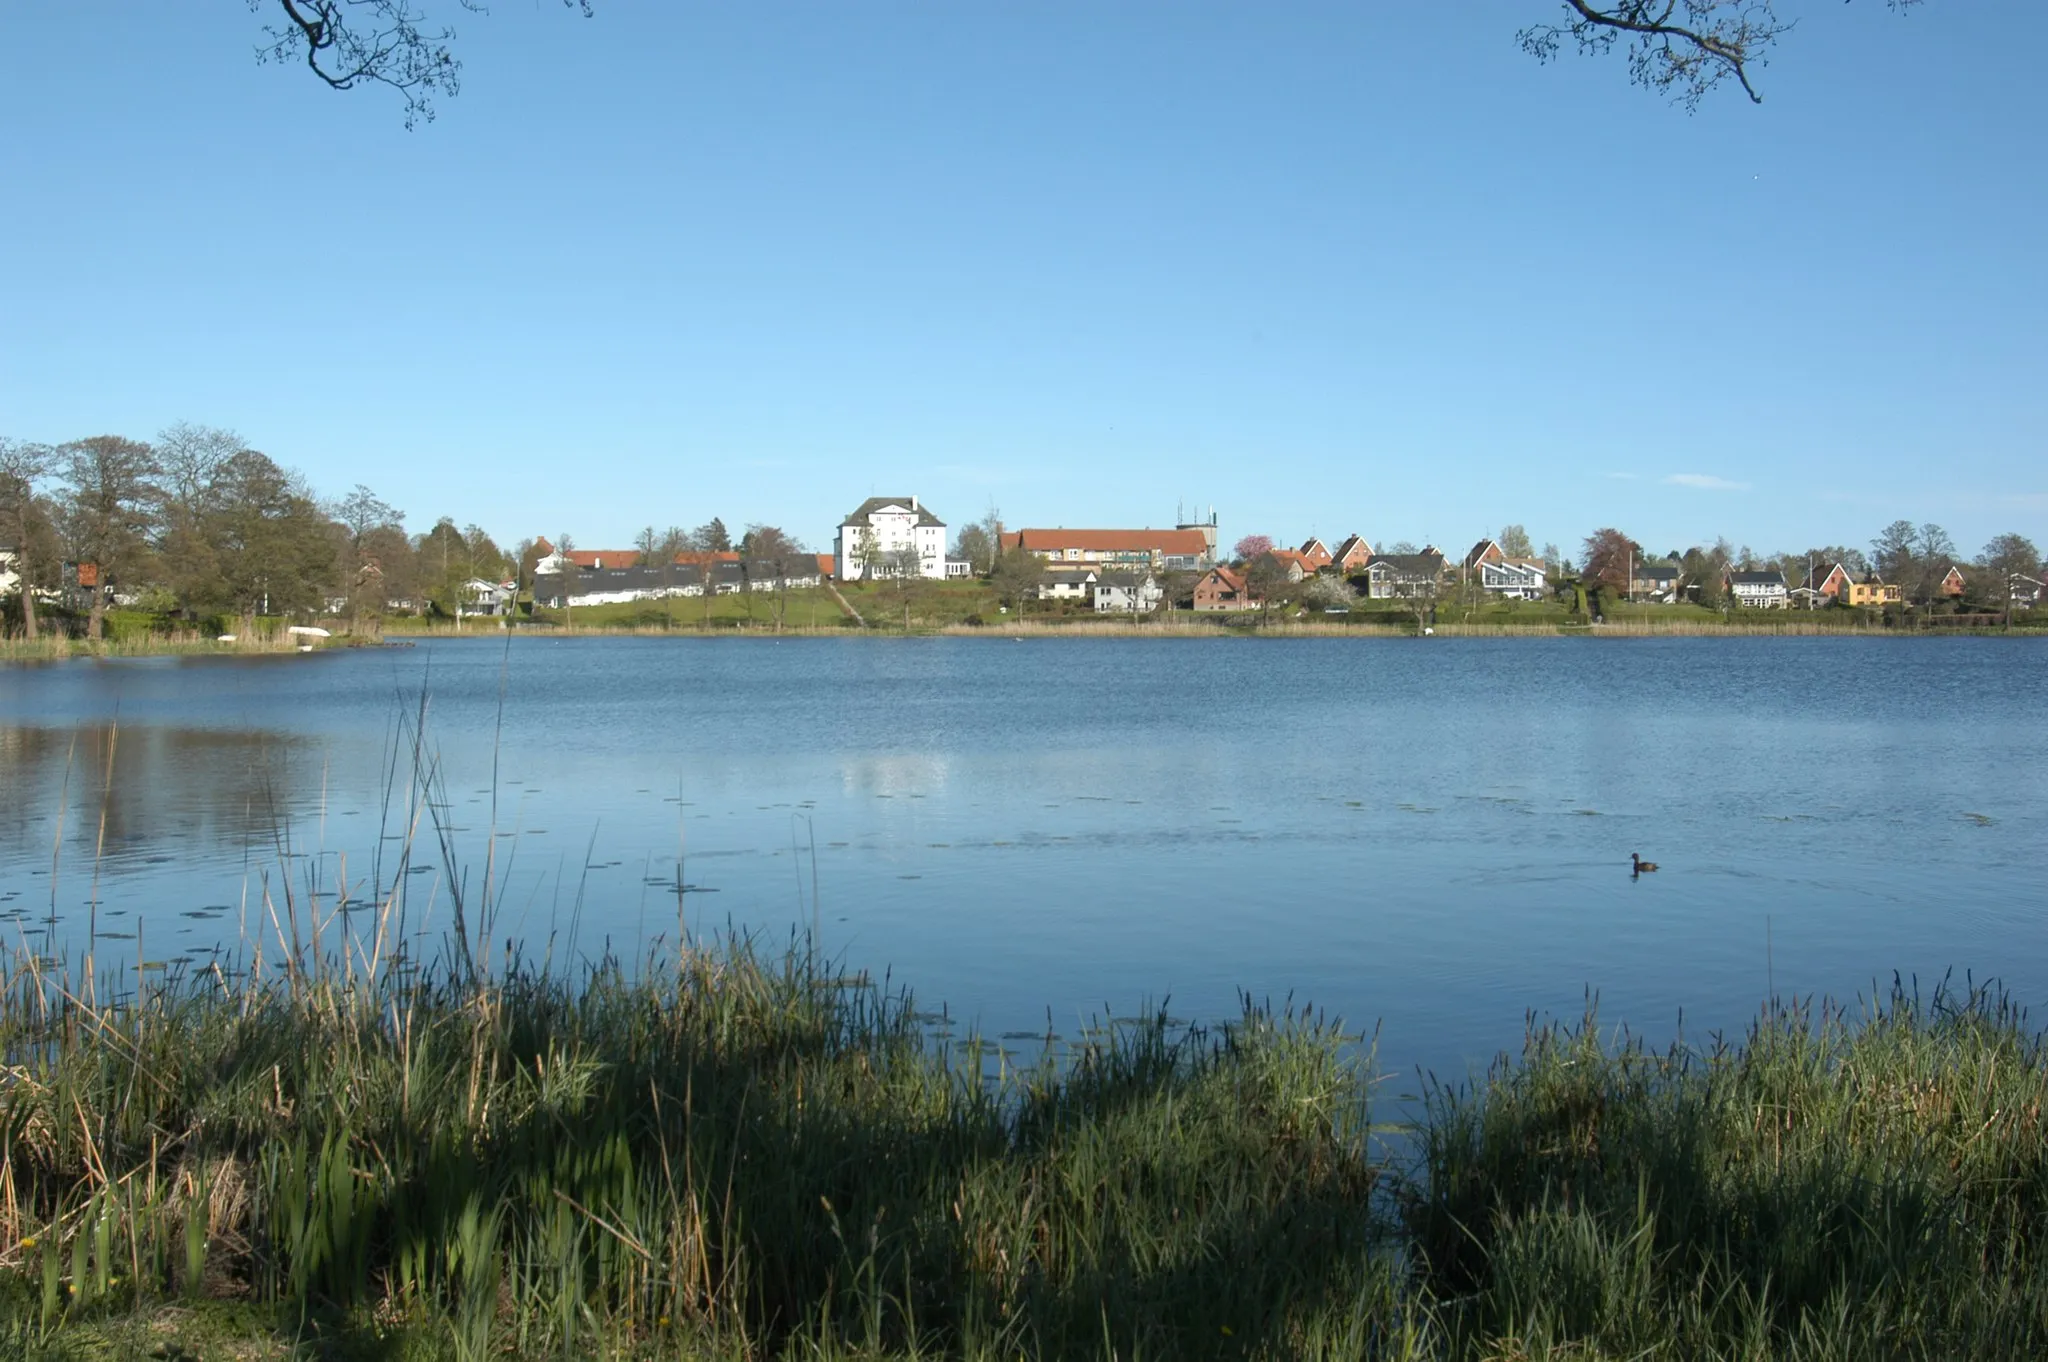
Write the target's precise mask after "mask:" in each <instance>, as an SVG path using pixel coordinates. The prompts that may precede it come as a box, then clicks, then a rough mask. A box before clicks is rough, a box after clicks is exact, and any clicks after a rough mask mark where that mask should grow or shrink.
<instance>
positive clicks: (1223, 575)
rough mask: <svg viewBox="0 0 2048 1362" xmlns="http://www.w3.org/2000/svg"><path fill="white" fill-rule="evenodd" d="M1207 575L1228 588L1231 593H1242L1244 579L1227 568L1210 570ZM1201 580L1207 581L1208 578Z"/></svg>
mask: <svg viewBox="0 0 2048 1362" xmlns="http://www.w3.org/2000/svg"><path fill="white" fill-rule="evenodd" d="M1208 575H1209V577H1214V578H1215V579H1216V580H1217V581H1219V582H1221V583H1223V585H1225V586H1227V587H1229V588H1230V589H1231V590H1232V591H1236V592H1239V593H1242V592H1243V591H1244V578H1243V577H1241V576H1239V575H1238V574H1237V573H1236V572H1233V571H1232V570H1231V569H1229V568H1227V567H1213V568H1210V569H1209V574H1208ZM1203 580H1204V581H1207V580H1208V578H1207V577H1205V578H1203Z"/></svg>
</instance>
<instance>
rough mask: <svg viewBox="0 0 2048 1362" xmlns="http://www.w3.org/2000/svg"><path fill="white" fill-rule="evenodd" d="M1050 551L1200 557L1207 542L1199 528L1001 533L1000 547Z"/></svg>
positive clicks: (1019, 531)
mask: <svg viewBox="0 0 2048 1362" xmlns="http://www.w3.org/2000/svg"><path fill="white" fill-rule="evenodd" d="M1020 546H1021V547H1023V548H1027V549H1035V550H1038V551H1041V552H1050V551H1051V550H1053V549H1080V550H1081V551H1083V552H1084V553H1131V552H1135V551H1138V550H1154V551H1157V552H1159V553H1162V554H1172V555H1174V556H1176V557H1180V556H1187V557H1200V556H1201V555H1203V554H1206V553H1207V552H1208V551H1209V541H1208V539H1207V538H1205V537H1204V536H1203V534H1202V532H1201V531H1200V530H1018V531H1016V532H1015V533H1012V534H1006V535H1004V536H1003V547H1004V548H1006V549H1014V548H1018V547H1020Z"/></svg>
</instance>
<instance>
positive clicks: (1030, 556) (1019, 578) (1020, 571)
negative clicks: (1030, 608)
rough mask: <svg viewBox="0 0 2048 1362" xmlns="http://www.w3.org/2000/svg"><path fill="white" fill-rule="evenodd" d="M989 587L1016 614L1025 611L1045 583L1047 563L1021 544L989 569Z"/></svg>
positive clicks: (999, 557)
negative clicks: (993, 589) (992, 588)
mask: <svg viewBox="0 0 2048 1362" xmlns="http://www.w3.org/2000/svg"><path fill="white" fill-rule="evenodd" d="M988 580H989V585H990V586H993V587H994V588H995V590H996V599H997V600H999V601H1001V602H1002V603H1003V604H1004V605H1007V606H1009V607H1010V608H1011V609H1013V610H1022V609H1023V608H1024V602H1025V601H1027V600H1029V599H1030V598H1031V593H1032V592H1034V591H1036V590H1038V587H1039V584H1040V583H1041V582H1043V581H1044V580H1045V560H1044V559H1043V558H1040V557H1039V556H1038V555H1037V554H1035V553H1033V552H1031V550H1029V549H1027V548H1025V547H1024V546H1022V545H1021V544H1020V545H1018V546H1017V547H1016V548H1012V549H1005V550H1004V551H1003V552H1002V553H1001V554H999V555H997V557H996V561H995V564H994V566H993V567H991V568H990V569H989V574H988Z"/></svg>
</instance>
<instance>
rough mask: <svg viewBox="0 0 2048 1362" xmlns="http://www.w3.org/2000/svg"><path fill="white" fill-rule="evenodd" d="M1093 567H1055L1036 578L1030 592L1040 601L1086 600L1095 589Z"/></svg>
mask: <svg viewBox="0 0 2048 1362" xmlns="http://www.w3.org/2000/svg"><path fill="white" fill-rule="evenodd" d="M1095 582H1096V574H1095V570H1094V569H1093V568H1055V569H1054V570H1053V571H1051V572H1048V573H1046V574H1045V576H1043V577H1041V578H1039V579H1038V589H1037V590H1036V591H1035V592H1033V593H1032V594H1033V595H1035V596H1037V597H1038V599H1039V600H1041V601H1079V600H1086V599H1087V598H1088V597H1089V596H1090V595H1091V594H1092V593H1093V592H1094V590H1095Z"/></svg>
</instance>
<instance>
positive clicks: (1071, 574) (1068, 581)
mask: <svg viewBox="0 0 2048 1362" xmlns="http://www.w3.org/2000/svg"><path fill="white" fill-rule="evenodd" d="M1095 579H1096V578H1095V569H1093V568H1079V567H1077V568H1054V569H1053V570H1052V571H1050V572H1048V573H1046V574H1045V581H1046V583H1047V584H1048V585H1053V584H1057V585H1060V586H1086V585H1088V583H1090V582H1092V581H1094V580H1095Z"/></svg>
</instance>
